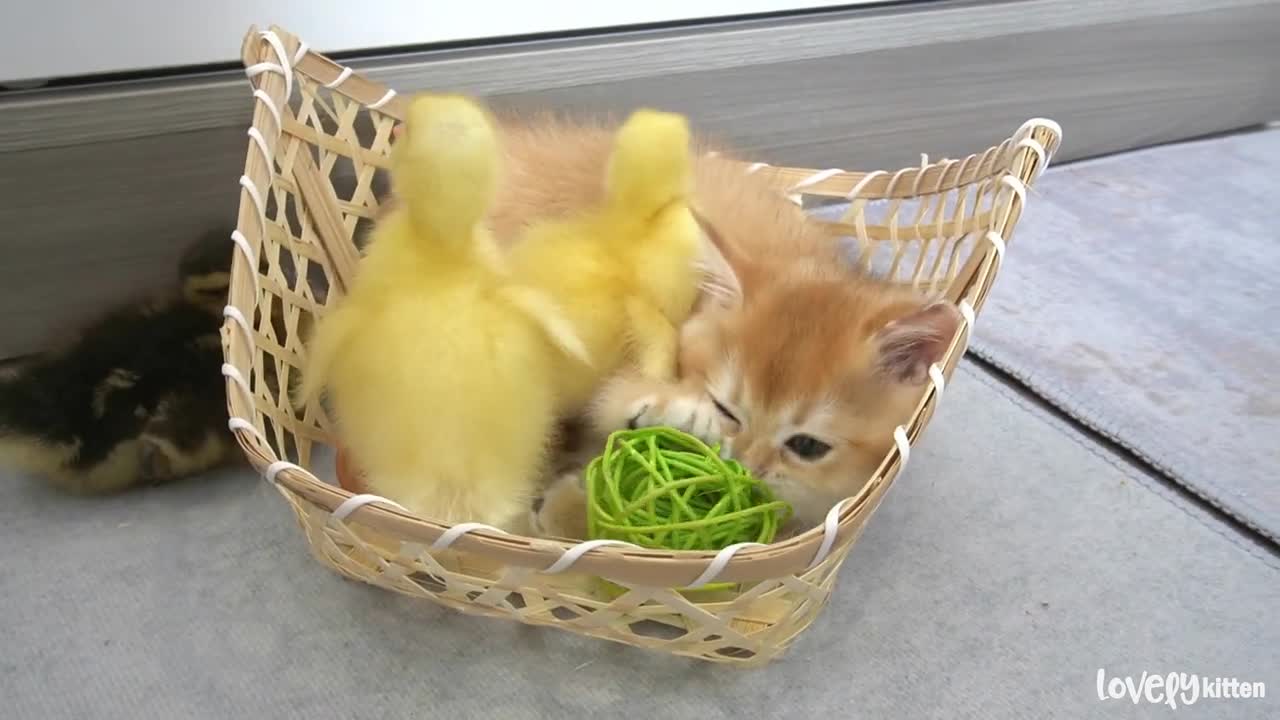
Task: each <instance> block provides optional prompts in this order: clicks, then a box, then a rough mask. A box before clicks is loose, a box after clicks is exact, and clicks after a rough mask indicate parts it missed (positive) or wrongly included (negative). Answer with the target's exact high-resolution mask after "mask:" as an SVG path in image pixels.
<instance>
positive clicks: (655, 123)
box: [509, 110, 704, 413]
mask: <svg viewBox="0 0 1280 720" xmlns="http://www.w3.org/2000/svg"><path fill="white" fill-rule="evenodd" d="M689 142H690V132H689V125H688V122H687V120H686V119H685V118H684V117H683V116H681V115H677V114H673V113H667V112H659V111H654V110H638V111H636V112H634V113H633V114H632V115H631V116H630V117H629V118H628V119H627V121H626V122H625V123H624V124H623V125H622V127H620V128H619V129H618V131H617V133H616V134H615V136H614V141H613V147H612V150H611V155H610V159H609V165H608V169H607V170H606V177H605V179H604V180H605V193H604V200H603V202H602V203H601V205H600V206H599V207H597V208H593V209H590V210H587V211H585V212H582V213H578V214H575V215H572V216H570V217H569V218H567V219H557V220H552V221H545V222H541V223H535V224H533V225H532V226H530V228H529V229H528V230H527V231H526V234H525V236H524V237H523V238H522V239H521V240H520V241H519V242H517V243H516V244H515V246H514V247H513V248H512V249H511V250H510V252H509V259H510V263H511V268H512V272H513V273H514V274H515V275H516V276H517V277H519V278H520V280H521V281H522V282H525V283H528V284H529V285H532V286H535V287H538V288H540V289H542V290H545V291H546V292H547V294H548V295H550V296H551V297H553V298H555V300H556V302H557V303H558V304H559V306H560V307H561V308H563V310H564V312H565V314H566V316H567V317H568V320H569V322H570V324H571V325H572V326H573V329H574V332H575V333H576V335H577V336H578V337H579V338H581V339H582V342H583V343H584V345H585V346H586V351H587V354H588V356H589V357H590V358H591V359H592V362H593V366H592V367H590V368H588V367H586V366H584V365H583V364H582V363H580V362H578V361H576V360H574V359H572V358H569V357H566V356H564V355H562V356H561V358H562V359H564V361H565V362H564V367H562V368H561V369H560V370H559V371H558V372H557V373H556V377H557V380H558V382H557V386H558V390H559V392H560V393H561V400H562V401H563V403H564V405H563V406H562V409H563V410H564V411H566V412H569V413H572V412H576V411H578V410H580V409H581V408H583V407H584V406H585V405H586V403H587V402H588V401H589V400H590V398H591V397H592V395H593V394H594V393H595V392H596V391H597V390H598V389H599V386H600V384H601V382H602V381H603V380H604V379H605V377H606V376H607V375H609V374H612V373H613V372H615V371H616V370H618V369H619V368H621V367H623V366H628V365H630V366H633V367H635V368H636V369H638V370H639V371H640V372H641V373H643V374H644V375H646V376H649V377H653V378H656V379H669V378H671V377H672V376H673V375H674V372H675V361H676V350H677V340H678V328H679V326H680V325H681V323H683V322H684V320H685V318H687V317H688V315H689V314H690V312H691V311H692V309H693V305H694V301H695V299H696V297H697V294H698V284H699V280H700V278H701V273H700V270H699V264H698V262H699V259H700V254H701V252H702V251H703V250H704V246H703V242H702V239H703V236H702V233H701V230H700V227H699V225H698V222H697V220H696V219H695V217H694V215H693V212H692V210H691V209H690V202H691V198H692V190H693V167H692V158H691V157H690V147H689Z"/></svg>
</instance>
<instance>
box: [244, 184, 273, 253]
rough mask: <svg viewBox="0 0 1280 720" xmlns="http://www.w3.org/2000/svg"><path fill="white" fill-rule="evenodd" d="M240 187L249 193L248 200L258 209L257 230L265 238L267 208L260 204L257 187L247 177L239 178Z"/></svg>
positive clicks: (259, 194) (262, 203)
mask: <svg viewBox="0 0 1280 720" xmlns="http://www.w3.org/2000/svg"><path fill="white" fill-rule="evenodd" d="M240 187H242V188H244V189H245V191H246V192H248V193H249V198H250V199H252V200H253V206H254V207H256V208H257V209H258V229H259V230H261V231H262V237H264V238H265V237H266V236H267V206H266V204H265V203H264V202H262V193H260V192H258V186H257V185H254V184H253V181H252V180H250V179H249V176H248V175H241V176H240Z"/></svg>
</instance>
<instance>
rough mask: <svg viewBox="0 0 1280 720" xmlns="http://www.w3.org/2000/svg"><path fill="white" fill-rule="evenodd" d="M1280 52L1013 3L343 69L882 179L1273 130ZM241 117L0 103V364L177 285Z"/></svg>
mask: <svg viewBox="0 0 1280 720" xmlns="http://www.w3.org/2000/svg"><path fill="white" fill-rule="evenodd" d="M228 42H230V43H236V42H238V39H237V38H228ZM1278 47H1280V0H1203V1H1200V2H1196V1H1194V0H1150V1H1146V0H1133V1H1131V2H1080V1H1079V0H1013V1H1009V2H954V3H952V2H941V3H924V4H916V5H910V4H908V5H895V6H890V7H885V8H868V9H860V10H850V11H845V12H839V13H823V14H815V15H810V16H804V17H799V18H794V19H789V20H787V21H779V20H771V21H768V22H751V23H738V24H712V25H706V26H700V27H698V28H691V29H682V30H679V31H663V32H645V33H627V34H622V33H617V34H611V35H606V36H600V37H594V38H587V39H577V40H572V41H540V42H534V43H523V44H518V45H514V44H513V45H494V46H491V47H485V48H473V49H468V50H454V51H448V52H435V53H421V54H415V55H406V56H398V57H390V58H370V59H365V60H361V61H352V63H351V64H352V65H354V66H355V67H356V68H357V69H359V70H364V71H367V72H368V73H369V74H370V75H371V76H372V77H374V78H375V79H378V80H380V81H383V82H386V83H388V84H390V85H391V86H393V87H395V88H397V89H398V90H401V91H402V92H403V91H412V90H417V89H424V88H450V89H461V90H465V91H469V92H477V93H482V94H486V95H489V96H491V97H492V98H494V100H495V101H496V102H498V103H499V104H503V105H508V106H514V107H533V106H547V105H551V106H559V107H566V108H573V109H578V110H584V111H609V110H612V111H625V110H626V109H628V108H630V107H632V106H634V105H636V104H639V103H644V104H653V105H659V106H662V107H666V108H671V109H675V110H681V111H684V112H687V113H689V114H690V115H691V116H692V117H693V119H694V120H695V122H697V123H698V124H699V125H700V126H701V127H703V128H704V129H706V130H708V131H710V132H713V133H715V134H717V135H720V136H722V137H724V138H726V139H728V140H730V141H732V142H733V143H735V144H736V145H738V146H739V147H740V148H742V149H743V150H746V151H749V152H751V153H752V154H754V155H755V156H756V157H758V158H759V159H761V160H765V161H768V162H774V163H781V164H787V165H794V166H809V167H819V168H821V167H829V166H832V165H837V166H840V167H844V168H846V169H876V168H896V167H899V166H901V165H904V164H914V163H916V162H918V158H919V154H920V153H921V152H927V153H930V154H931V155H932V156H935V157H936V156H941V155H947V156H951V157H955V156H957V155H963V154H966V153H968V152H973V151H978V150H982V149H985V148H986V147H987V146H989V145H991V144H992V143H995V142H998V141H999V140H1001V139H1003V138H1004V137H1007V136H1008V135H1009V133H1010V132H1011V131H1012V130H1013V129H1015V128H1016V127H1017V126H1018V125H1019V124H1021V122H1022V121H1023V120H1025V119H1027V118H1028V117H1032V116H1046V117H1051V118H1053V119H1055V120H1057V121H1059V122H1060V123H1061V124H1062V126H1063V129H1064V131H1065V134H1066V142H1065V145H1064V147H1063V149H1062V152H1061V154H1060V155H1059V161H1063V160H1070V159H1076V158H1083V157H1089V156H1094V155H1099V154H1104V153H1110V152H1116V151H1121V150H1125V149H1129V148H1134V147H1141V146H1145V145H1150V144H1153V143H1160V142H1168V141H1174V140H1179V139H1184V138H1189V137H1194V136H1198V135H1203V134H1207V133H1213V132H1219V131H1223V130H1229V129H1233V128H1239V127H1243V126H1248V125H1253V124H1257V123H1259V122H1263V121H1267V120H1271V119H1275V118H1277V117H1280V52H1278V51H1277V50H1275V48H1278ZM250 108H251V101H250V98H249V94H248V85H247V83H246V81H245V80H244V77H243V75H242V74H239V73H225V74H213V75H207V76H203V77H186V78H179V79H170V80H165V81H159V82H148V83H135V84H122V85H117V86H111V87H101V88H96V89H92V90H78V91H37V92H31V93H19V94H12V95H8V96H4V97H3V98H0V198H2V199H3V200H0V202H2V203H3V204H0V227H3V228H5V230H4V231H3V234H0V246H2V249H3V257H4V260H3V261H2V263H0V328H2V330H0V357H3V356H7V355H13V354H18V353H23V352H29V351H31V350H33V349H36V348H38V347H40V346H41V345H42V344H43V343H44V341H45V338H46V337H48V334H49V332H50V331H55V330H57V329H59V328H62V327H64V326H66V325H67V324H68V323H71V322H74V321H77V320H79V319H81V318H83V317H85V316H86V314H87V313H90V312H93V311H95V310H96V309H98V308H100V307H101V306H102V304H103V303H104V302H106V301H108V300H111V299H115V298H120V297H124V296H125V295H127V294H128V293H131V292H136V291H139V290H144V289H147V288H151V287H155V286H156V285H157V284H160V283H165V282H169V281H170V280H171V277H172V274H173V262H174V258H175V256H176V253H177V252H178V250H179V249H180V248H181V246H182V244H183V243H185V242H187V241H188V240H189V239H191V238H192V237H194V236H195V235H197V234H198V233H199V232H201V231H203V230H205V229H207V228H208V227H209V226H210V225H213V224H216V223H219V222H225V223H229V222H230V221H231V218H233V216H234V208H235V203H236V201H237V198H238V191H237V186H236V180H237V178H238V177H239V174H240V171H241V167H242V165H243V162H244V155H245V147H246V145H245V143H246V138H245V136H244V131H245V127H246V123H247V118H248V111H249V110H250Z"/></svg>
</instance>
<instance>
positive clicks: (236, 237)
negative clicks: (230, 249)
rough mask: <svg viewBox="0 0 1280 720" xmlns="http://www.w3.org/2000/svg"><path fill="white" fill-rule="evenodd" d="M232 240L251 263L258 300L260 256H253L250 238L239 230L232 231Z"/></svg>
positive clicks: (250, 272) (255, 293) (251, 272)
mask: <svg viewBox="0 0 1280 720" xmlns="http://www.w3.org/2000/svg"><path fill="white" fill-rule="evenodd" d="M231 242H233V243H235V244H236V247H238V248H240V254H241V255H243V256H244V261H245V262H246V263H248V264H249V279H250V280H252V281H253V297H254V299H255V300H256V299H257V297H258V295H259V290H260V288H259V286H258V258H256V257H254V256H253V248H251V247H249V240H248V238H246V237H245V236H244V233H242V232H240V231H239V230H232V231H231Z"/></svg>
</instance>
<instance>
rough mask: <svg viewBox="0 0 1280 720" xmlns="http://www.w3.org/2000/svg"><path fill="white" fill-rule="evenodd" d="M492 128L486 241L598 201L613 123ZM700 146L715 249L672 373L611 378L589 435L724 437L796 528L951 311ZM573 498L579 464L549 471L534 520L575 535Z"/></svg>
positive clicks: (921, 364) (951, 328)
mask: <svg viewBox="0 0 1280 720" xmlns="http://www.w3.org/2000/svg"><path fill="white" fill-rule="evenodd" d="M500 127H501V128H502V144H503V149H504V161H505V164H506V167H507V174H506V178H505V181H504V182H503V184H502V185H501V187H500V188H499V192H498V197H497V201H496V203H495V205H494V206H493V208H492V210H491V212H490V215H489V224H490V227H491V229H492V230H493V233H494V236H495V237H496V238H497V239H498V241H499V242H500V243H503V244H507V245H509V244H510V243H512V242H515V241H516V240H517V239H518V237H519V235H520V234H521V232H522V230H523V228H524V227H525V225H526V224H527V223H528V222H529V221H531V220H533V219H543V218H547V217H558V216H564V215H566V214H569V213H572V212H576V211H578V210H580V209H582V208H584V207H590V206H594V205H597V204H598V203H599V202H600V200H601V198H602V197H603V187H602V180H601V179H602V178H603V177H604V175H605V173H604V168H605V163H606V161H607V158H608V155H609V149H610V144H611V137H612V135H611V132H612V127H610V126H607V125H603V124H592V123H582V122H571V121H563V120H557V119H555V118H552V117H550V116H543V117H539V118H532V119H531V118H519V117H510V116H509V117H507V118H504V119H501V120H500ZM711 149H715V148H713V147H711V146H710V145H709V144H707V143H705V142H703V143H700V144H698V145H696V146H695V152H696V153H697V155H698V158H697V161H696V173H695V205H696V207H697V209H698V211H699V213H700V215H701V220H702V222H703V226H704V229H705V230H706V231H707V233H708V235H709V236H711V237H712V238H713V240H714V241H715V242H714V244H715V246H716V247H717V248H718V249H719V250H720V256H718V257H711V258H708V263H709V267H708V270H709V271H710V276H711V279H710V281H709V282H708V283H707V286H706V289H705V290H706V292H705V293H704V295H703V298H702V300H701V301H700V307H699V309H698V311H697V312H696V313H695V315H694V316H693V317H692V318H691V319H690V320H689V321H688V322H687V323H686V324H685V325H684V326H683V328H682V330H681V342H680V360H679V376H680V377H679V380H678V382H675V383H657V382H653V381H648V380H642V379H640V378H638V377H634V376H624V377H618V378H616V379H615V380H613V381H612V382H610V383H609V384H608V385H607V386H606V387H605V388H603V389H602V391H601V393H600V395H599V397H598V398H597V400H596V402H595V404H594V409H593V412H592V416H591V417H590V418H589V420H590V421H591V424H592V425H593V426H594V428H595V430H596V431H597V432H598V433H600V434H604V433H608V432H610V431H612V430H616V429H620V428H623V427H627V426H643V425H672V426H675V427H679V428H681V429H684V430H686V431H688V432H692V433H694V434H696V435H699V436H701V437H703V438H704V439H706V440H708V441H712V442H716V441H720V440H722V439H724V440H725V441H726V443H725V444H726V447H727V449H729V450H731V452H732V454H733V455H734V456H735V457H737V458H738V459H740V460H741V461H742V462H744V464H746V465H747V466H748V467H750V469H751V470H752V471H753V472H755V473H756V474H757V475H758V476H759V477H761V478H763V479H765V480H766V481H767V482H769V483H770V484H771V485H772V486H773V487H774V488H775V490H776V491H777V492H778V493H779V494H780V495H781V496H782V497H783V498H785V499H786V500H788V501H789V502H791V503H792V504H793V505H794V506H795V509H796V516H795V523H794V526H793V529H807V528H808V527H811V526H813V525H815V524H817V523H819V522H821V520H822V518H823V517H824V516H825V515H826V513H827V511H828V510H829V509H830V507H831V506H832V505H833V504H834V503H836V502H838V501H839V500H841V499H842V498H845V497H848V496H850V495H853V494H855V493H857V492H858V490H859V489H860V488H861V487H862V485H863V484H864V483H865V482H866V481H867V480H868V479H869V478H870V477H871V474H872V473H873V472H874V471H875V469H876V467H877V466H879V464H880V462H881V461H882V460H883V458H884V456H885V454H886V453H887V452H888V451H889V449H890V448H891V447H892V444H893V430H894V428H895V427H897V426H898V425H900V424H902V423H904V422H906V421H907V420H908V419H909V418H910V415H911V412H912V411H913V410H914V408H915V406H916V403H917V402H918V401H919V399H920V394H921V391H922V389H923V386H924V384H925V383H926V382H927V378H928V368H929V365H931V364H932V363H934V362H937V361H939V360H941V358H942V355H943V353H945V351H946V348H947V346H948V344H949V343H950V341H951V337H952V335H953V334H954V332H955V330H956V329H957V327H958V325H959V323H960V315H959V313H958V312H957V310H956V309H955V307H954V306H952V305H949V304H947V303H944V302H932V301H931V300H930V299H929V298H926V297H924V296H921V295H919V294H916V293H914V292H911V291H909V290H903V289H900V288H897V287H894V286H890V285H888V284H885V283H882V282H879V281H877V280H875V279H873V278H869V277H865V276H862V275H860V274H858V273H857V272H856V271H855V270H854V269H853V268H852V267H851V266H850V264H849V263H848V261H847V260H846V258H845V257H844V255H843V251H842V250H841V249H840V248H839V247H838V245H837V243H836V241H835V240H834V239H833V238H832V237H831V236H830V235H829V234H828V233H827V232H826V231H825V230H824V229H823V227H822V226H821V225H820V224H819V223H817V222H815V221H813V220H811V219H809V218H808V217H807V216H806V214H805V213H804V212H803V211H802V210H801V209H800V208H799V207H797V206H796V205H794V204H793V203H791V202H789V201H788V200H787V199H786V198H784V197H783V196H782V195H781V194H780V193H779V192H778V191H777V190H776V189H775V188H774V187H773V186H771V185H770V184H769V182H768V181H767V180H766V179H764V178H762V177H759V176H752V175H747V174H745V173H744V172H743V170H742V166H741V165H740V164H738V163H733V162H730V161H728V160H727V159H725V158H726V157H727V156H726V155H725V154H723V152H722V154H721V155H719V156H717V157H706V156H705V153H706V152H707V151H708V150H711ZM587 448H598V443H596V442H594V440H593V441H589V442H588V443H587ZM588 454H589V453H588ZM582 501H583V498H582V493H581V489H580V480H579V477H578V473H576V472H572V471H570V472H567V473H565V474H563V475H561V477H560V478H559V479H558V480H556V482H555V483H554V484H553V486H552V487H551V488H550V489H549V490H548V492H547V493H546V495H545V496H544V498H543V499H542V500H541V501H540V502H539V503H538V507H536V508H535V512H534V514H533V521H534V523H535V527H536V528H537V529H539V530H540V531H541V532H543V533H545V534H549V535H557V536H563V537H581V534H582V532H583V527H582V526H583V523H582V517H583V512H584V508H583V506H582Z"/></svg>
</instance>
